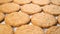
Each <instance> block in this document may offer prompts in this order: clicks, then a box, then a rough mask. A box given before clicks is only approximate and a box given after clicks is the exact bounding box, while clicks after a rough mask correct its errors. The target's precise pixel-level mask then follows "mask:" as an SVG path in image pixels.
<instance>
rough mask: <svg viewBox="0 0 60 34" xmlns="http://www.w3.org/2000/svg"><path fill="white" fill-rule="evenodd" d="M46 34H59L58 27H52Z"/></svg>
mask: <svg viewBox="0 0 60 34" xmlns="http://www.w3.org/2000/svg"><path fill="white" fill-rule="evenodd" d="M46 34H60V26H53V27H51V28H49V29H48V30H47V32H46Z"/></svg>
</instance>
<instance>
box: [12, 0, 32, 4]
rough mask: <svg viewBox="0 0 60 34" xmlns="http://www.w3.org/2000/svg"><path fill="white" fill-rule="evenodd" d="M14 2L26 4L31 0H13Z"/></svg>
mask: <svg viewBox="0 0 60 34" xmlns="http://www.w3.org/2000/svg"><path fill="white" fill-rule="evenodd" d="M13 2H14V3H17V4H20V5H23V4H28V3H30V2H31V0H14V1H13Z"/></svg>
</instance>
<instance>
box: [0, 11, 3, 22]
mask: <svg viewBox="0 0 60 34" xmlns="http://www.w3.org/2000/svg"><path fill="white" fill-rule="evenodd" d="M3 19H4V14H3V13H2V12H0V21H2V20H3Z"/></svg>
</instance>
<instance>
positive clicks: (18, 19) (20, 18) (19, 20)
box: [5, 12, 30, 26]
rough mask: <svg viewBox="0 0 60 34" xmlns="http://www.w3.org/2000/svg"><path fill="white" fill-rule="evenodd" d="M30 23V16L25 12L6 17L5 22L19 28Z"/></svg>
mask: <svg viewBox="0 0 60 34" xmlns="http://www.w3.org/2000/svg"><path fill="white" fill-rule="evenodd" d="M29 21H30V17H29V15H27V14H26V13H23V12H14V13H11V14H8V15H6V17H5V22H6V24H8V25H11V26H19V25H23V24H26V23H28V22H29Z"/></svg>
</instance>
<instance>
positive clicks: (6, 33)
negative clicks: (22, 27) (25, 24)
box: [0, 24, 13, 34]
mask: <svg viewBox="0 0 60 34" xmlns="http://www.w3.org/2000/svg"><path fill="white" fill-rule="evenodd" d="M0 34H13V30H12V27H10V26H9V25H5V24H0Z"/></svg>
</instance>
